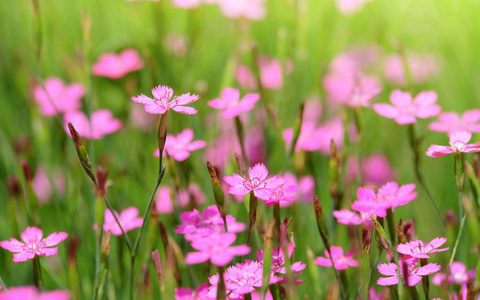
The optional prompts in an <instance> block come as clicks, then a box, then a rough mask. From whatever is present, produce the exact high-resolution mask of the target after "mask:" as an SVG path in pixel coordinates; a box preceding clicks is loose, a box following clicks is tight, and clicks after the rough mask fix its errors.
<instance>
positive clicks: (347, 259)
mask: <svg viewBox="0 0 480 300" xmlns="http://www.w3.org/2000/svg"><path fill="white" fill-rule="evenodd" d="M330 252H331V253H332V260H333V266H334V267H335V269H337V270H346V269H348V267H358V261H356V260H355V259H353V256H354V251H353V249H352V250H350V251H348V252H347V253H346V254H345V255H344V254H343V248H342V247H337V246H331V247H330ZM325 256H326V257H322V256H319V257H317V258H316V259H315V260H314V261H313V262H314V263H315V264H317V265H320V266H324V267H331V266H332V261H331V260H330V254H329V253H328V250H327V249H325Z"/></svg>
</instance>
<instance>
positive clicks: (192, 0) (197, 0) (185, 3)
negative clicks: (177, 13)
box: [172, 0, 203, 9]
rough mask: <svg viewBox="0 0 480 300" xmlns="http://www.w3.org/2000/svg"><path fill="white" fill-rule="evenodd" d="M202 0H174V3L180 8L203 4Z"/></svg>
mask: <svg viewBox="0 0 480 300" xmlns="http://www.w3.org/2000/svg"><path fill="white" fill-rule="evenodd" d="M202 2H203V1H202V0H172V4H173V5H174V6H176V7H179V8H186V9H188V8H196V7H198V6H200V4H202Z"/></svg>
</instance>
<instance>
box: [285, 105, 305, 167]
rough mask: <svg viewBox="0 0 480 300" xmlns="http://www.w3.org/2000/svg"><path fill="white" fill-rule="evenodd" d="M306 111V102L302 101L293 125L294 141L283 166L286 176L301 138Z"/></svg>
mask: <svg viewBox="0 0 480 300" xmlns="http://www.w3.org/2000/svg"><path fill="white" fill-rule="evenodd" d="M304 109H305V101H302V103H301V104H300V108H299V110H298V114H297V118H296V119H295V123H294V125H293V139H292V142H291V143H290V148H289V149H288V151H287V157H286V158H285V163H284V165H283V172H282V174H284V173H285V172H286V171H287V168H288V164H289V162H290V160H291V158H292V156H293V154H294V153H295V145H296V144H297V141H298V137H299V136H300V130H301V128H302V124H303V111H304Z"/></svg>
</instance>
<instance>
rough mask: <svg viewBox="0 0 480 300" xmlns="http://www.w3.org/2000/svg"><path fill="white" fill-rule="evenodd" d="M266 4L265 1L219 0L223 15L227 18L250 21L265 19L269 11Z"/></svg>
mask: <svg viewBox="0 0 480 300" xmlns="http://www.w3.org/2000/svg"><path fill="white" fill-rule="evenodd" d="M264 2H265V0H236V1H231V0H217V3H218V6H219V7H220V10H221V12H222V14H223V15H224V16H226V17H227V18H232V19H239V18H246V19H249V20H261V19H263V18H265V15H266V14H267V10H266V8H265V4H264Z"/></svg>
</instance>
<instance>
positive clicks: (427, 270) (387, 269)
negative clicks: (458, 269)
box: [377, 259, 441, 286]
mask: <svg viewBox="0 0 480 300" xmlns="http://www.w3.org/2000/svg"><path fill="white" fill-rule="evenodd" d="M399 261H400V267H398V268H399V269H400V275H401V278H402V281H403V283H404V284H407V283H408V286H415V285H417V284H418V283H419V282H420V281H421V280H422V276H427V275H430V274H433V273H435V272H438V271H439V270H440V269H441V266H440V265H437V264H435V263H430V264H427V265H425V266H423V267H420V268H416V269H415V266H416V264H417V259H408V260H405V261H404V260H401V259H400V260H399ZM403 262H405V263H406V264H407V270H403V269H404V268H403ZM377 269H378V271H379V272H380V274H382V275H386V276H389V277H380V278H379V279H378V280H377V284H378V285H384V286H386V285H396V284H398V282H399V279H398V271H397V265H396V264H394V263H387V264H379V265H378V266H377ZM405 271H407V274H408V275H407V274H405ZM405 275H407V276H405ZM405 277H406V278H405Z"/></svg>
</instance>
